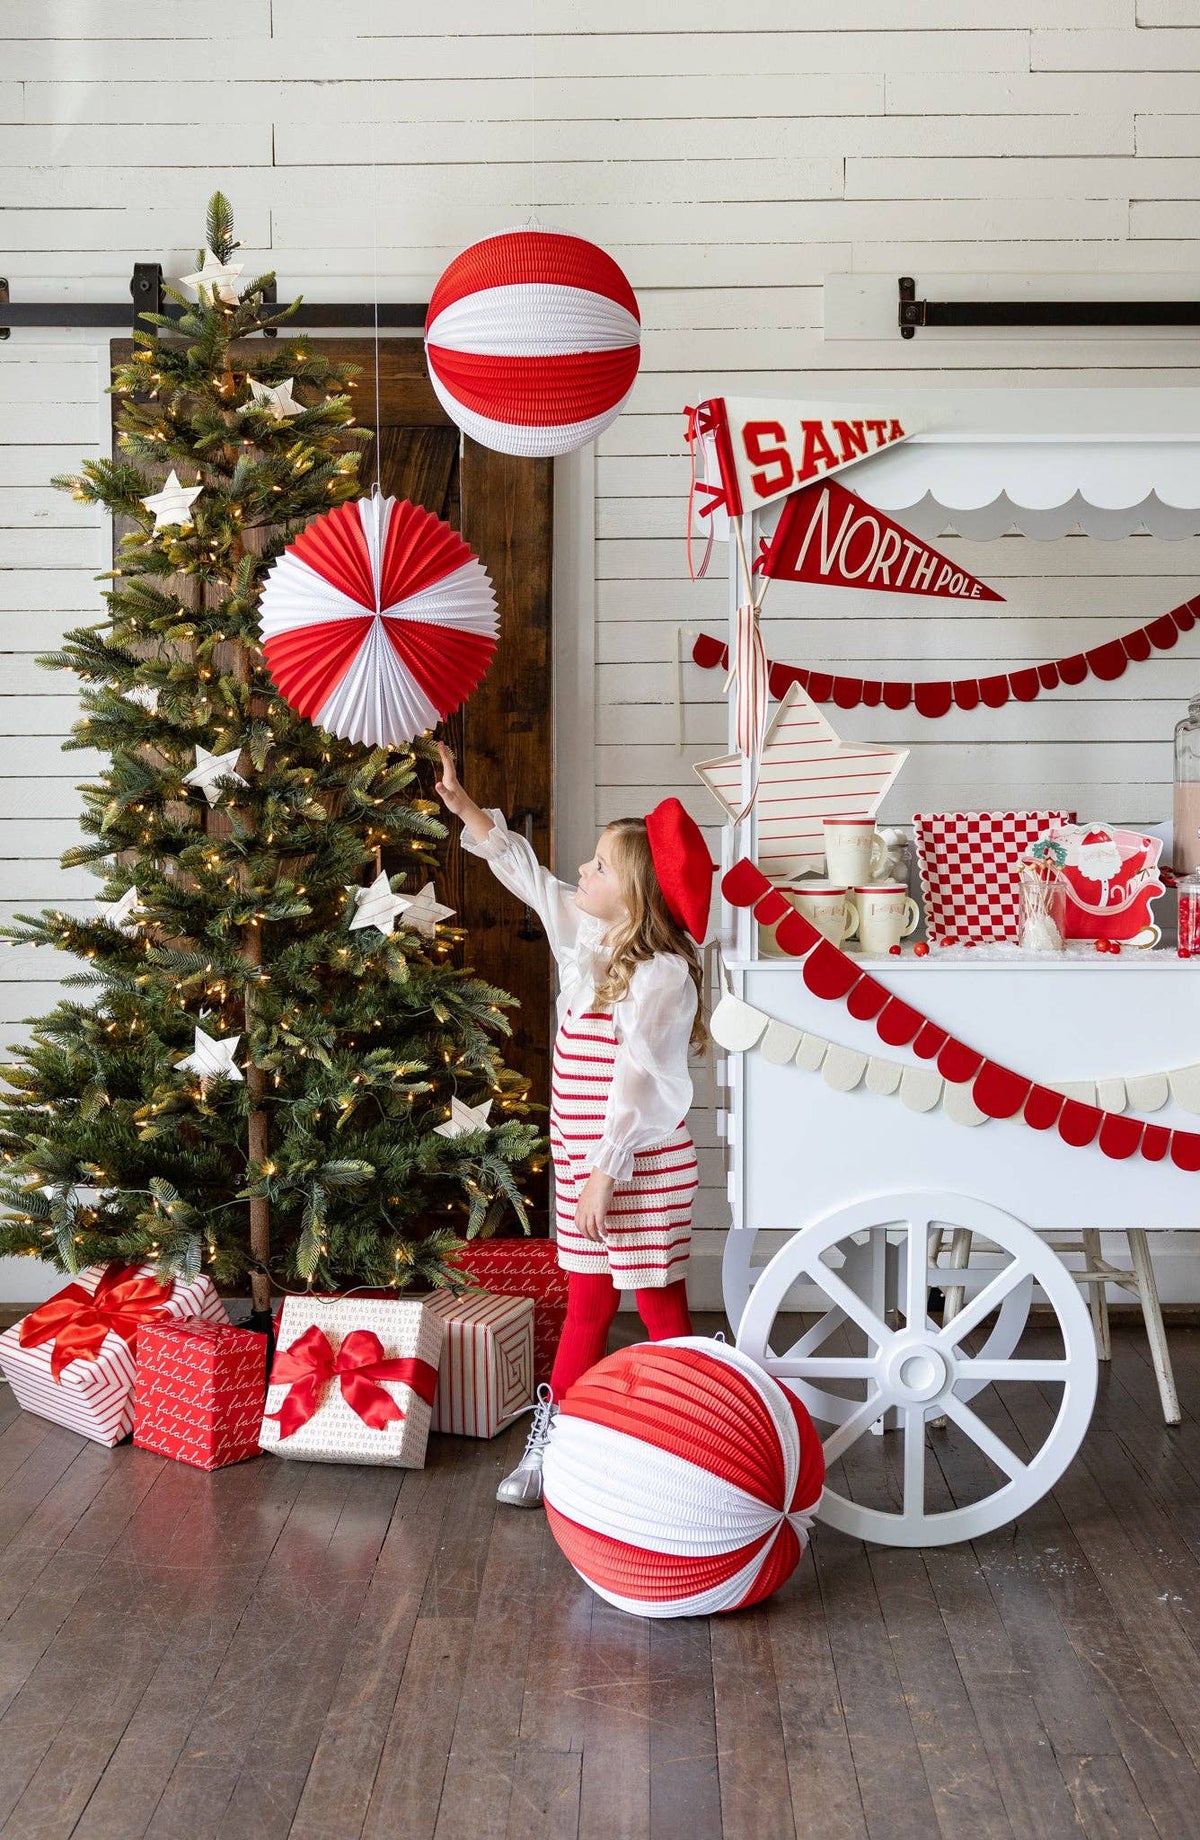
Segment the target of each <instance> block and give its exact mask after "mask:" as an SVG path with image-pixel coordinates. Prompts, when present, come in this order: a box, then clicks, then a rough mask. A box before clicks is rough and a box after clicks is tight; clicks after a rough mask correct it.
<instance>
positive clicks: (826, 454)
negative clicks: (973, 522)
mask: <svg viewBox="0 0 1200 1840" xmlns="http://www.w3.org/2000/svg"><path fill="white" fill-rule="evenodd" d="M686 413H687V417H688V425H687V438H688V445H689V447H690V448H691V453H692V467H693V473H694V474H697V477H696V478H695V480H694V491H695V492H698V493H700V494H702V496H703V501H704V502H702V503H701V504H699V505H698V506H697V511H698V514H699V515H700V516H701V517H709V516H711V515H712V513H713V512H714V511H717V510H719V509H724V510H725V511H727V512H728V513H729V515H730V516H731V517H740V516H741V514H742V513H743V512H744V511H753V510H754V509H755V507H756V506H758V505H768V504H770V503H771V501H772V500H773V499H776V498H782V497H783V496H784V495H785V493H788V492H796V491H798V490H799V489H800V488H801V487H802V486H807V485H811V484H812V483H813V481H814V480H818V479H823V478H825V477H826V476H827V475H828V474H830V473H840V472H841V470H842V468H843V467H846V466H853V465H854V464H855V463H856V462H857V461H859V460H867V459H869V458H870V456H871V455H872V454H877V453H879V452H881V451H882V449H883V448H885V447H894V446H895V444H896V442H897V441H904V440H907V439H908V436H909V435H910V434H912V433H913V432H914V431H913V429H912V428H911V427H910V426H908V425H907V423H905V422H902V421H901V420H900V418H899V417H898V416H896V415H892V414H891V413H890V412H889V411H888V410H887V409H886V408H884V409H880V410H871V409H868V410H867V411H866V412H865V413H864V411H863V409H862V406H861V405H859V404H854V405H850V404H839V403H818V402H778V401H773V400H771V399H761V398H757V397H752V396H713V397H710V398H709V399H708V401H707V402H702V403H699V404H697V405H696V407H695V408H693V409H688V410H687V412H686ZM698 463H699V465H700V466H702V469H703V471H702V476H700V475H699V473H698Z"/></svg>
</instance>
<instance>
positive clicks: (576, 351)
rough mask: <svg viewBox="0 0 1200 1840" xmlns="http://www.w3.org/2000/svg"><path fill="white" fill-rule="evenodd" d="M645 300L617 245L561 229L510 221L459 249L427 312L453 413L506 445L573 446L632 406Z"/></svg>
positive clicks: (535, 450)
mask: <svg viewBox="0 0 1200 1840" xmlns="http://www.w3.org/2000/svg"><path fill="white" fill-rule="evenodd" d="M641 336H642V327H641V320H640V317H639V314H638V305H637V300H636V299H635V297H634V292H633V289H632V288H631V287H630V285H629V282H628V281H627V280H626V278H625V276H624V274H623V273H622V271H621V269H620V268H619V267H618V266H617V264H616V263H615V262H614V261H613V259H612V257H611V256H610V255H606V254H605V252H604V250H603V249H598V248H597V247H596V245H595V243H588V242H585V241H584V239H583V238H582V237H578V236H567V235H565V234H564V233H563V232H561V231H555V230H531V229H526V230H506V231H502V232H501V234H500V235H498V236H489V237H485V238H484V240H483V242H481V243H473V244H472V245H471V247H470V248H469V249H464V250H463V252H462V254H461V255H458V256H455V258H454V260H453V262H451V264H450V266H449V268H447V270H446V271H445V273H444V274H443V276H442V278H441V280H440V281H439V282H438V284H437V286H436V287H435V288H434V290H433V297H432V299H431V300H430V302H429V313H428V316H427V318H426V321H425V356H426V359H427V361H428V364H429V378H430V382H431V383H432V384H433V387H434V389H435V390H436V392H437V395H438V398H439V400H440V402H441V404H442V407H443V408H444V409H445V411H446V413H447V415H449V417H450V419H451V420H452V421H453V422H455V423H457V425H458V427H460V428H461V429H462V430H463V432H464V433H465V434H469V435H470V436H471V438H472V440H475V441H479V442H480V443H481V444H482V445H483V446H484V447H491V448H494V449H495V450H496V451H497V452H499V453H502V454H528V455H538V456H542V457H545V456H548V455H552V454H568V453H571V452H573V451H574V449H575V448H577V447H583V446H584V445H585V443H586V442H588V441H590V440H592V439H593V437H594V436H596V435H598V434H599V433H600V432H601V430H602V429H604V428H607V427H608V425H609V423H610V422H611V421H614V420H615V419H616V417H617V416H618V415H619V414H620V411H621V408H622V405H623V404H624V402H625V399H626V397H627V396H628V395H629V392H630V390H631V389H632V388H633V380H634V378H635V377H636V376H637V368H638V359H639V356H640V351H641Z"/></svg>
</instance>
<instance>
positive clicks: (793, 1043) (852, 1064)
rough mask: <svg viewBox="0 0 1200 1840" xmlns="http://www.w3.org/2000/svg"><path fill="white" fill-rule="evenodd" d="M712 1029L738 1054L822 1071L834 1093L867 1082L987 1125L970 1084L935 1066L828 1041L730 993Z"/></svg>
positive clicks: (920, 1108) (921, 1108)
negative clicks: (944, 1074)
mask: <svg viewBox="0 0 1200 1840" xmlns="http://www.w3.org/2000/svg"><path fill="white" fill-rule="evenodd" d="M709 1031H710V1033H711V1035H712V1038H713V1040H714V1041H715V1042H717V1043H719V1044H720V1046H721V1047H722V1048H729V1049H731V1050H732V1051H734V1052H735V1053H746V1052H747V1051H748V1050H749V1049H751V1048H757V1049H758V1051H759V1053H760V1054H761V1055H762V1056H763V1059H764V1060H768V1061H772V1062H774V1063H775V1065H776V1066H779V1067H784V1066H787V1065H788V1064H789V1062H790V1063H793V1064H794V1065H795V1066H797V1067H800V1068H802V1069H803V1070H804V1071H805V1072H806V1073H819V1074H820V1075H821V1078H822V1079H823V1080H824V1081H825V1084H826V1085H827V1086H829V1087H831V1088H832V1089H833V1091H834V1092H854V1091H855V1089H856V1088H857V1087H859V1086H865V1087H866V1089H867V1091H868V1092H872V1093H877V1094H879V1095H881V1096H886V1097H888V1098H897V1099H899V1100H900V1103H901V1104H902V1105H906V1106H907V1107H908V1109H909V1111H910V1112H932V1111H933V1110H935V1108H936V1107H937V1106H939V1105H940V1106H941V1108H942V1110H943V1112H945V1114H946V1116H947V1118H950V1119H952V1120H953V1121H954V1123H955V1124H963V1125H976V1124H986V1123H987V1115H986V1113H984V1112H981V1111H980V1110H979V1108H978V1106H977V1105H976V1104H975V1103H974V1101H973V1100H972V1098H971V1092H970V1087H969V1086H959V1085H956V1084H955V1083H954V1081H952V1080H946V1079H943V1077H942V1075H941V1074H940V1073H938V1072H937V1070H936V1068H933V1067H907V1066H905V1065H904V1064H903V1063H902V1062H900V1061H892V1060H887V1059H885V1057H884V1056H883V1055H880V1054H867V1053H864V1052H863V1050H862V1049H860V1048H847V1047H845V1046H843V1044H842V1043H840V1042H836V1041H827V1040H826V1038H825V1037H824V1036H823V1035H813V1034H812V1033H810V1031H809V1030H807V1029H797V1028H794V1027H793V1026H792V1025H791V1024H790V1023H787V1022H780V1021H779V1020H778V1019H777V1018H775V1017H772V1016H768V1015H767V1014H766V1013H765V1011H763V1010H761V1009H755V1008H754V1005H753V1004H751V1003H744V1002H743V1001H742V999H741V997H735V996H734V995H733V994H732V993H731V992H726V994H725V995H724V996H723V997H722V998H721V1001H720V1002H719V1003H718V1004H717V1007H716V1009H715V1010H714V1011H713V1013H712V1019H711V1021H710V1023H709Z"/></svg>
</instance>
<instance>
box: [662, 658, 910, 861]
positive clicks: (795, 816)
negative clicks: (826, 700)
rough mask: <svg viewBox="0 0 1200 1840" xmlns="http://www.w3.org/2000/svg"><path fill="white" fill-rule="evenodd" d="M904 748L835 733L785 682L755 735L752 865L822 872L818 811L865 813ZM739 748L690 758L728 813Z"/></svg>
mask: <svg viewBox="0 0 1200 1840" xmlns="http://www.w3.org/2000/svg"><path fill="white" fill-rule="evenodd" d="M907 759H908V749H907V748H887V747H875V746H872V745H871V743H869V742H865V741H843V740H842V739H841V738H840V736H839V735H838V734H837V732H836V730H835V729H834V728H833V726H832V724H831V723H830V722H829V721H828V720H827V719H826V717H825V716H824V715H822V713H821V711H820V710H819V709H818V708H817V705H816V704H815V703H814V702H813V700H812V698H811V697H810V696H809V694H808V692H807V691H806V690H803V689H802V688H801V686H800V685H799V684H791V685H789V687H788V690H787V694H786V695H785V696H784V698H783V701H782V702H781V703H780V705H779V707H778V709H777V710H776V711H775V715H774V718H773V720H772V722H771V726H770V727H769V728H768V730H767V733H766V736H765V738H764V741H763V749H762V764H761V767H760V769H759V776H758V794H757V798H756V801H755V803H756V809H757V814H758V866H759V868H760V869H761V870H762V872H763V874H764V875H765V876H768V877H769V878H770V880H771V881H774V882H778V881H786V880H789V879H791V878H792V877H795V876H797V875H804V874H817V875H820V874H822V873H823V871H824V868H825V833H824V829H823V820H824V819H826V818H873V817H874V816H875V813H876V812H877V811H878V809H879V807H880V805H881V804H882V803H883V797H884V794H885V793H886V792H887V790H888V788H889V787H890V786H891V784H892V782H893V780H894V779H895V777H896V775H897V774H898V773H899V771H900V769H901V767H902V766H903V765H904V763H905V761H906V760H907ZM742 764H743V756H742V755H741V754H740V753H737V754H722V755H721V756H720V757H719V758H718V759H716V760H698V761H696V763H695V769H694V770H695V772H696V773H697V774H698V775H699V776H700V778H701V779H702V780H703V781H704V784H705V785H706V786H707V787H708V790H709V791H710V792H711V793H712V795H713V797H714V798H715V799H716V800H717V802H718V804H720V805H722V806H723V807H724V809H725V812H726V814H727V815H728V816H729V817H731V818H732V817H734V816H735V815H736V814H737V813H738V812H739V811H740V810H741V808H742V802H743V801H742Z"/></svg>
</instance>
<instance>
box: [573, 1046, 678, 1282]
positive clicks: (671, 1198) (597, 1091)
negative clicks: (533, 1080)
mask: <svg viewBox="0 0 1200 1840" xmlns="http://www.w3.org/2000/svg"><path fill="white" fill-rule="evenodd" d="M616 1051H617V1037H616V1030H615V1029H614V1027H613V1020H612V1016H611V1014H609V1013H607V1012H605V1011H603V1010H587V1011H585V1012H584V1013H583V1014H582V1015H579V1016H571V1015H569V1016H567V1017H566V1018H565V1019H564V1021H563V1022H562V1023H561V1024H560V1025H559V1030H558V1034H557V1036H556V1037H555V1041H554V1063H553V1068H552V1071H551V1075H550V1151H551V1155H552V1157H553V1160H554V1187H555V1229H556V1233H557V1237H558V1262H559V1264H560V1265H561V1266H562V1268H563V1270H564V1271H581V1272H590V1273H593V1274H603V1273H605V1272H609V1273H611V1275H612V1281H613V1283H614V1284H615V1285H616V1286H617V1288H618V1289H619V1290H655V1289H657V1288H659V1287H660V1286H662V1285H664V1284H671V1283H673V1282H674V1281H675V1279H676V1278H681V1277H682V1276H683V1273H684V1268H685V1266H686V1264H687V1258H688V1251H689V1248H690V1246H691V1239H692V1197H693V1195H694V1194H695V1192H696V1189H697V1187H698V1185H699V1177H698V1175H697V1170H696V1146H695V1144H694V1143H693V1142H692V1137H691V1133H690V1132H689V1130H688V1128H687V1122H686V1120H683V1121H681V1122H680V1123H679V1124H678V1125H677V1126H676V1127H675V1129H674V1131H672V1132H671V1134H670V1136H669V1137H664V1138H663V1140H662V1142H661V1143H658V1144H655V1145H654V1146H653V1148H652V1149H649V1150H639V1151H637V1152H636V1154H635V1156H634V1159H633V1169H632V1171H631V1173H630V1175H629V1178H628V1180H627V1181H625V1182H620V1183H618V1184H617V1186H616V1187H615V1188H614V1189H613V1193H612V1200H611V1202H610V1203H609V1206H608V1211H607V1213H606V1215H605V1221H604V1233H605V1237H604V1240H603V1241H602V1242H601V1243H600V1244H599V1245H597V1244H596V1243H595V1241H593V1240H590V1239H585V1238H584V1236H583V1234H582V1233H580V1232H579V1231H578V1229H577V1228H576V1225H575V1206H576V1203H577V1201H578V1199H579V1195H580V1191H581V1190H582V1188H583V1185H584V1183H585V1182H586V1180H587V1173H588V1172H587V1162H586V1158H587V1156H588V1155H589V1149H588V1146H589V1145H591V1144H594V1143H598V1142H599V1140H600V1138H601V1137H602V1136H603V1135H604V1130H603V1127H604V1114H605V1110H606V1107H607V1105H608V1091H609V1087H610V1085H611V1084H612V1072H613V1062H614V1060H615V1059H616Z"/></svg>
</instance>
